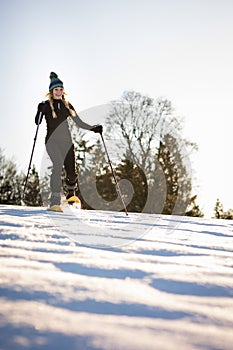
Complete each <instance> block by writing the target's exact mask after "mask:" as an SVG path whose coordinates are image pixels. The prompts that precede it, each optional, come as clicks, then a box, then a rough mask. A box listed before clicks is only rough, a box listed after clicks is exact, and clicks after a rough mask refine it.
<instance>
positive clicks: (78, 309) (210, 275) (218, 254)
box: [0, 205, 233, 350]
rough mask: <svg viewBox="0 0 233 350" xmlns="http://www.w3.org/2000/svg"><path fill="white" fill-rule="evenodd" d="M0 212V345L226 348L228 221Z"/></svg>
mask: <svg viewBox="0 0 233 350" xmlns="http://www.w3.org/2000/svg"><path fill="white" fill-rule="evenodd" d="M0 214H1V216H0V301H1V304H0V305H1V306H0V350H21V349H33V350H38V349H49V350H63V349H68V350H77V349H78V350H79V349H114V350H115V349H121V350H122V349H123V350H124V349H130V350H131V349H132V350H137V349H139V350H146V349H150V350H151V349H156V350H157V349H158V350H160V349H161V350H167V349H169V350H173V349H179V350H181V349H184V350H189V349H216V350H217V349H218V350H220V349H221V350H224V349H229V350H230V349H232V346H233V345H232V344H233V334H232V333H233V332H232V329H233V299H232V297H233V223H232V221H227V220H214V219H212V220H211V219H200V218H187V217H177V216H163V215H147V214H135V213H134V214H131V213H130V215H129V217H126V216H125V215H124V213H114V212H103V211H102V212H100V211H77V210H76V211H75V214H74V213H73V212H69V211H68V210H66V211H65V213H64V214H59V213H48V212H47V211H46V210H45V209H44V208H32V207H17V206H4V205H1V206H0Z"/></svg>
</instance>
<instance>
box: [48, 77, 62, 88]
mask: <svg viewBox="0 0 233 350" xmlns="http://www.w3.org/2000/svg"><path fill="white" fill-rule="evenodd" d="M59 86H60V87H62V88H63V82H62V81H61V80H60V79H59V78H58V76H57V74H56V73H54V72H51V73H50V85H49V91H51V90H53V89H54V88H56V87H59Z"/></svg>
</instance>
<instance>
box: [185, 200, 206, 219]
mask: <svg viewBox="0 0 233 350" xmlns="http://www.w3.org/2000/svg"><path fill="white" fill-rule="evenodd" d="M196 199H197V196H196V195H195V196H193V197H192V198H191V199H190V203H189V205H188V208H187V211H186V213H185V215H186V216H193V217H199V218H202V217H203V216H204V214H203V212H202V211H201V210H200V207H199V205H197V203H196Z"/></svg>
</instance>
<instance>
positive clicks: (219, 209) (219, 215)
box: [214, 199, 233, 220]
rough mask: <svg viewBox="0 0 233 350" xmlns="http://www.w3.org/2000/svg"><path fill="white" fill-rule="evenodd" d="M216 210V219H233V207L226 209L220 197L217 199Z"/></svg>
mask: <svg viewBox="0 0 233 350" xmlns="http://www.w3.org/2000/svg"><path fill="white" fill-rule="evenodd" d="M214 212H215V215H214V218H215V219H227V220H233V209H228V210H227V211H224V209H223V205H222V203H221V202H220V200H219V199H217V201H216V204H215V207H214Z"/></svg>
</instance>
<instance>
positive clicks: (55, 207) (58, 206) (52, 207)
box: [48, 204, 63, 213]
mask: <svg viewBox="0 0 233 350" xmlns="http://www.w3.org/2000/svg"><path fill="white" fill-rule="evenodd" d="M48 211H56V212H59V213H63V210H62V208H61V206H60V205H58V204H54V205H52V206H51V207H49V208H48Z"/></svg>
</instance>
